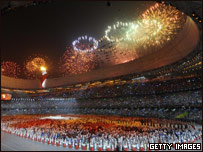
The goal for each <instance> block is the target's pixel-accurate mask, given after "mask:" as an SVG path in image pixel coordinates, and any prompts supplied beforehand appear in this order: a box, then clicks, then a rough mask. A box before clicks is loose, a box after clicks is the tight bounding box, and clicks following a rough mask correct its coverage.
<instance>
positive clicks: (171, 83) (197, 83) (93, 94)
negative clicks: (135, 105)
mask: <svg viewBox="0 0 203 152" xmlns="http://www.w3.org/2000/svg"><path fill="white" fill-rule="evenodd" d="M201 86H202V80H201V77H194V78H184V79H172V80H166V81H152V82H145V83H139V82H134V83H130V84H124V85H113V86H105V87H93V88H88V89H85V90H77V91H68V92H65V93H60V92H59V93H50V94H49V93H47V94H45V95H42V98H51V97H69V98H76V99H82V98H86V99H90V98H99V97H102V98H105V97H125V96H136V95H150V94H151V95H152V94H155V95H156V94H160V93H167V92H170V93H172V92H177V91H189V90H195V89H200V88H201ZM36 98H39V97H36Z"/></svg>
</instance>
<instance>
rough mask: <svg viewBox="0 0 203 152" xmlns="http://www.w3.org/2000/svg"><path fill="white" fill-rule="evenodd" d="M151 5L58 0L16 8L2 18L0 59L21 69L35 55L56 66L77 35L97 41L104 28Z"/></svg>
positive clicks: (125, 20) (130, 18)
mask: <svg viewBox="0 0 203 152" xmlns="http://www.w3.org/2000/svg"><path fill="white" fill-rule="evenodd" d="M152 3H153V2H144V1H141V2H135V1H127V2H124V1H121V2H120V1H113V2H111V6H108V5H107V1H96V2H95V1H90V2H88V1H85V2H79V1H74V2H71V1H66V2H62V1H58V2H51V3H46V4H40V5H36V6H29V7H27V8H26V7H22V8H17V9H16V10H14V11H11V12H9V13H7V14H5V15H3V16H2V47H1V48H2V50H1V60H4V61H8V60H9V61H14V62H17V63H18V64H19V65H21V66H23V62H24V61H25V60H26V59H27V57H28V56H30V55H32V54H34V53H39V54H43V55H46V56H48V57H49V58H50V59H51V60H52V61H53V62H54V65H55V66H56V65H57V63H58V62H59V58H60V57H61V56H62V55H63V53H64V51H65V48H66V46H68V45H71V44H72V41H74V40H75V39H77V38H78V37H79V36H83V35H88V36H92V37H94V38H96V39H100V38H101V37H102V36H104V31H105V30H106V28H107V26H108V25H112V24H114V23H116V22H117V21H122V22H129V21H132V20H134V19H136V18H137V16H138V15H140V13H142V12H143V11H144V10H145V9H146V8H147V7H148V6H150V5H151V4H152ZM55 68H57V67H55Z"/></svg>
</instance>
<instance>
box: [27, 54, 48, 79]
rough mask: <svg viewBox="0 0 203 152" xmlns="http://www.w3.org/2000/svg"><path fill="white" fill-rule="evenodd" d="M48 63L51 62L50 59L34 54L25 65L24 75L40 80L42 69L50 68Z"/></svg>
mask: <svg viewBox="0 0 203 152" xmlns="http://www.w3.org/2000/svg"><path fill="white" fill-rule="evenodd" d="M48 62H49V59H48V57H46V56H43V55H37V54H34V55H32V56H30V57H28V59H27V60H26V61H25V63H24V74H25V75H26V78H28V79H39V78H40V76H41V70H40V68H41V67H50V66H48ZM49 63H50V62H49ZM49 69H50V68H49Z"/></svg>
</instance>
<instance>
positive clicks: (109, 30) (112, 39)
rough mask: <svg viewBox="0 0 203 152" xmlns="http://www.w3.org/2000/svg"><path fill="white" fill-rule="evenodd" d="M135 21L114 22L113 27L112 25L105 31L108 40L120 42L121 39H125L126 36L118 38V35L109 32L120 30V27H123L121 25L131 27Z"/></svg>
mask: <svg viewBox="0 0 203 152" xmlns="http://www.w3.org/2000/svg"><path fill="white" fill-rule="evenodd" d="M132 24H133V23H123V22H117V24H114V25H113V26H112V27H111V26H108V29H107V30H106V31H105V38H106V39H107V40H108V41H111V42H115V41H116V42H119V41H121V40H124V39H125V38H124V37H121V38H116V37H113V36H109V33H110V32H111V31H112V30H118V28H121V27H129V26H131V25H132ZM124 36H125V33H124Z"/></svg>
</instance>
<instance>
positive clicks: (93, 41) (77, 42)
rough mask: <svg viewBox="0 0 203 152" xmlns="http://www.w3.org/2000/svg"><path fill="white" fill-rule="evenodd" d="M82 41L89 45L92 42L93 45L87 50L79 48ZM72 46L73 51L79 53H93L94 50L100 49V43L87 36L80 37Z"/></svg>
mask: <svg viewBox="0 0 203 152" xmlns="http://www.w3.org/2000/svg"><path fill="white" fill-rule="evenodd" d="M82 40H86V41H88V42H89V43H90V42H92V43H93V45H92V47H90V48H85V49H81V48H78V47H77V44H80V43H81V41H82ZM72 45H73V49H74V50H77V51H93V50H96V49H97V48H98V41H97V40H96V39H95V38H93V37H88V36H87V35H85V36H80V37H78V39H77V40H75V41H73V42H72Z"/></svg>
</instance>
